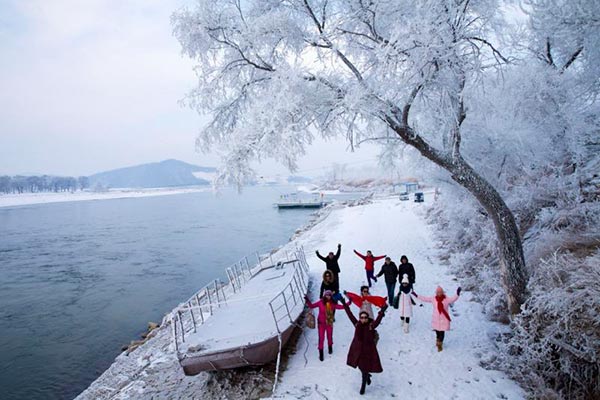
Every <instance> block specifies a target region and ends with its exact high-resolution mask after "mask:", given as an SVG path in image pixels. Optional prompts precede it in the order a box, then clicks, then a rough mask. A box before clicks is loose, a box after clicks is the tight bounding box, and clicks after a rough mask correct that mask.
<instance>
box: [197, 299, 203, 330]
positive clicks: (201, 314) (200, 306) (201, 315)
mask: <svg viewBox="0 0 600 400" xmlns="http://www.w3.org/2000/svg"><path fill="white" fill-rule="evenodd" d="M196 301H197V302H198V309H199V310H200V318H201V319H202V323H204V313H203V312H202V305H201V304H200V297H198V294H196Z"/></svg>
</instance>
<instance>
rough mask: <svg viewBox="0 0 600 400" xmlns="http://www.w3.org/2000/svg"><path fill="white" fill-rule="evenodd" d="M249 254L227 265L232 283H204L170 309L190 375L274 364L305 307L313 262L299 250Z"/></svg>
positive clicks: (181, 359)
mask: <svg viewBox="0 0 600 400" xmlns="http://www.w3.org/2000/svg"><path fill="white" fill-rule="evenodd" d="M257 258H258V264H257V265H256V266H254V267H250V263H249V261H248V259H247V258H245V259H244V260H242V261H240V262H239V263H236V264H235V265H234V266H232V267H231V268H228V269H227V276H228V278H229V282H228V283H227V284H223V283H221V282H219V281H217V280H215V281H213V282H211V284H209V285H207V286H205V287H204V288H202V289H201V290H200V291H198V292H197V293H196V294H194V296H192V297H191V298H190V299H189V300H188V301H187V302H186V303H183V304H181V305H180V306H179V307H178V308H177V309H175V310H174V311H173V313H172V314H171V324H172V332H173V340H174V343H175V348H176V351H177V356H178V358H179V363H180V364H181V366H182V367H183V371H184V373H185V374H186V375H196V374H198V373H200V372H202V371H210V370H222V369H230V368H238V367H244V366H256V365H263V364H266V363H269V362H271V361H273V360H275V359H276V358H278V354H280V352H281V349H282V348H283V346H285V344H286V343H287V341H288V340H289V338H290V336H291V334H292V331H293V330H294V328H295V327H296V326H297V324H296V322H297V320H298V319H299V318H300V316H301V314H302V312H303V311H304V296H305V295H306V293H307V291H308V264H307V263H306V258H305V256H304V251H303V250H302V249H298V250H297V251H296V252H294V253H293V254H292V255H290V256H289V257H288V258H287V259H284V260H279V261H277V262H273V260H270V259H269V262H266V261H262V260H261V259H260V257H258V255H257Z"/></svg>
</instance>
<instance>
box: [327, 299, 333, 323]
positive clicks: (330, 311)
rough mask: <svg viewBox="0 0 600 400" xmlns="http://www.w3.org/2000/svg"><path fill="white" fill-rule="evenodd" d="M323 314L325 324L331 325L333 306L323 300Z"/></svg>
mask: <svg viewBox="0 0 600 400" xmlns="http://www.w3.org/2000/svg"><path fill="white" fill-rule="evenodd" d="M325 316H326V322H327V325H333V308H332V307H331V302H330V301H326V302H325Z"/></svg>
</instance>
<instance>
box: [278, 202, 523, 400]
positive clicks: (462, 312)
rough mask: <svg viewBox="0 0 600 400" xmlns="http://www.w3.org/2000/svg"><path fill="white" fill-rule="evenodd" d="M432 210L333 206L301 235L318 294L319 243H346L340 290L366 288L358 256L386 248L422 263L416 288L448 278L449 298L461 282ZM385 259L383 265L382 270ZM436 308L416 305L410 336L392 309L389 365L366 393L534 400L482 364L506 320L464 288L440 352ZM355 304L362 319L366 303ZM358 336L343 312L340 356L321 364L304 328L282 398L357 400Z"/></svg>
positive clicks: (380, 288)
mask: <svg viewBox="0 0 600 400" xmlns="http://www.w3.org/2000/svg"><path fill="white" fill-rule="evenodd" d="M426 197H427V194H426ZM429 199H431V197H429ZM425 207H427V203H414V202H412V201H399V200H397V197H395V198H394V199H380V200H375V201H374V202H373V204H368V205H365V206H357V207H348V208H343V209H340V210H336V211H334V212H332V213H331V215H330V216H329V217H328V218H327V219H326V220H324V221H323V222H321V223H320V224H318V225H317V226H316V227H315V228H314V229H312V230H311V231H309V232H308V233H307V234H306V235H305V236H304V237H303V238H302V239H301V240H300V241H301V243H302V244H303V245H304V248H305V249H306V251H307V256H308V263H309V264H310V266H311V270H312V279H313V282H314V285H313V289H312V293H311V295H310V297H311V300H313V301H314V300H316V297H317V296H318V289H319V284H320V281H321V280H320V277H321V273H322V271H323V268H324V263H323V262H322V261H320V260H318V259H317V258H316V256H315V255H314V250H316V249H318V250H320V252H321V253H322V254H324V253H327V252H329V251H334V250H335V248H336V246H337V243H342V255H341V257H340V268H341V274H340V282H341V285H340V288H341V290H348V291H352V292H359V287H360V285H363V284H366V278H365V272H364V267H363V266H364V262H363V261H362V260H361V259H360V258H358V257H357V256H356V255H354V253H353V252H352V249H357V250H358V251H360V252H361V253H363V254H364V253H365V252H366V251H367V250H371V251H372V252H373V254H374V255H382V254H387V255H388V256H390V257H391V258H392V260H393V261H394V262H396V263H397V264H399V260H400V256H401V255H406V256H407V257H408V259H409V261H410V262H412V263H413V264H414V266H415V270H416V276H417V278H416V284H415V291H416V292H417V293H419V294H421V295H427V296H432V295H433V292H434V290H435V287H436V286H437V285H438V284H439V285H442V287H444V288H445V289H446V290H447V292H448V293H449V294H454V292H455V290H456V288H457V287H458V284H457V282H456V280H455V278H454V277H453V276H452V275H450V274H449V273H448V272H447V270H446V267H445V266H444V265H442V264H441V263H440V261H439V260H438V258H437V257H436V255H437V253H438V252H439V250H438V249H436V247H435V245H434V243H433V240H432V235H431V232H430V227H429V226H427V225H425V223H424V221H423V218H422V214H423V211H424V208H425ZM382 261H383V260H382ZM382 261H379V262H377V263H376V271H377V272H378V271H379V267H380V265H381V264H382ZM371 293H373V294H377V295H381V296H387V290H386V287H385V283H384V281H383V277H381V279H380V280H379V282H377V283H376V284H374V287H373V288H372V289H371ZM431 307H432V306H431V304H428V303H425V304H424V305H423V307H419V306H416V307H414V308H413V318H411V323H410V332H409V333H408V334H405V333H404V332H403V331H402V326H401V321H400V318H399V313H398V310H395V309H393V308H389V309H388V311H387V313H386V316H385V318H384V319H383V323H382V325H381V326H380V327H379V328H378V332H379V334H380V341H379V344H378V349H379V355H380V358H381V363H382V366H383V370H384V371H383V373H381V374H373V383H372V385H370V386H368V387H367V392H366V394H365V396H364V397H365V398H393V397H398V398H400V397H401V398H410V399H441V398H444V399H522V398H525V393H524V392H523V391H522V390H521V388H520V387H519V386H518V385H517V384H516V383H515V382H513V381H511V380H509V379H508V378H507V377H506V376H505V375H504V374H503V373H501V372H498V371H490V370H486V369H484V368H482V367H481V366H480V362H481V361H484V360H485V359H486V358H488V357H491V356H492V355H493V352H494V350H493V347H492V345H491V336H492V335H493V334H494V332H497V331H498V330H499V329H502V326H500V325H498V324H496V323H492V322H490V321H488V320H486V319H485V318H484V315H483V314H482V310H481V305H480V304H478V303H475V302H472V301H471V295H470V294H469V293H468V292H463V293H462V295H461V297H460V299H459V300H458V301H457V302H456V303H455V304H454V307H453V308H452V310H451V317H452V330H451V331H450V332H447V334H446V339H445V340H444V350H443V351H442V352H441V353H438V352H437V350H436V348H435V334H434V332H433V331H432V330H431V325H430V323H431V314H432V308H431ZM352 310H353V311H354V313H355V315H356V314H357V308H356V307H353V308H352ZM353 333H354V329H353V327H352V325H351V323H350V321H349V320H348V318H347V317H346V315H345V313H344V312H338V313H337V314H336V323H335V326H334V332H333V341H334V346H333V348H334V351H333V354H332V355H327V354H326V355H325V360H324V361H323V362H321V361H319V359H318V354H317V340H318V334H317V331H316V330H309V329H305V330H304V335H305V336H306V339H307V340H304V339H302V338H301V339H300V341H299V342H298V348H297V350H296V355H295V356H294V357H293V358H292V359H291V360H290V361H289V363H288V366H287V369H286V371H284V372H283V373H282V375H281V382H280V383H279V385H278V387H277V391H276V393H275V394H274V396H273V397H275V398H302V399H323V398H329V399H351V398H356V397H357V396H358V390H359V387H360V372H359V371H358V370H355V369H352V368H351V367H348V366H346V355H347V352H348V348H349V345H350V342H351V341H352V336H353ZM307 342H308V349H307ZM325 353H327V351H326V352H325ZM304 354H306V358H307V361H306V360H305V358H304Z"/></svg>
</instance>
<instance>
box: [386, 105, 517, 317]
mask: <svg viewBox="0 0 600 400" xmlns="http://www.w3.org/2000/svg"><path fill="white" fill-rule="evenodd" d="M398 114H399V113H398V111H397V110H394V111H393V112H392V115H389V114H388V115H385V117H384V120H385V121H386V122H387V124H388V125H389V126H390V128H392V129H393V130H394V131H395V132H396V133H397V134H398V136H400V138H401V139H402V140H403V141H404V142H405V143H407V144H409V145H411V146H413V147H414V148H415V149H417V150H418V151H419V152H420V153H421V155H422V156H424V157H425V158H428V159H429V160H431V161H433V162H434V163H435V164H437V165H439V166H440V167H442V168H444V169H445V170H446V171H448V172H450V174H451V176H452V179H453V180H454V181H455V182H457V183H458V184H459V185H461V186H462V187H464V188H465V189H467V190H468V191H469V192H470V193H471V194H472V195H473V196H475V198H476V199H477V201H479V204H481V206H482V207H483V208H484V209H485V210H486V211H487V213H488V215H489V216H490V218H492V221H494V227H495V230H496V236H497V238H498V244H499V247H500V248H499V250H500V251H499V253H500V275H501V277H502V284H503V286H504V289H505V291H506V295H507V302H508V311H509V312H510V313H511V314H513V315H514V314H518V313H519V312H520V310H521V304H523V302H524V301H525V298H526V289H527V280H528V275H527V270H526V266H525V257H524V255H523V245H522V243H521V237H520V236H519V229H518V227H517V223H516V222H515V218H514V216H513V214H512V211H510V209H509V208H508V206H507V205H506V203H504V200H502V197H501V196H500V194H499V193H498V191H497V190H496V189H495V188H494V187H493V186H492V185H491V184H490V183H489V182H488V181H487V180H485V179H484V178H483V177H482V176H480V175H479V174H478V173H477V172H475V170H474V169H473V168H472V167H471V166H470V165H469V164H468V163H467V162H466V161H465V160H464V159H463V158H462V157H461V155H460V154H457V153H455V154H454V155H452V156H450V155H445V154H441V153H440V152H439V151H438V150H436V149H435V148H433V147H432V146H430V145H429V143H427V142H425V141H424V140H423V138H422V137H421V136H419V135H418V134H417V133H416V132H414V131H413V130H412V129H411V128H410V127H408V126H407V125H406V124H402V123H399V121H398V119H396V118H395V117H396V115H398ZM405 119H406V118H405Z"/></svg>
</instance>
